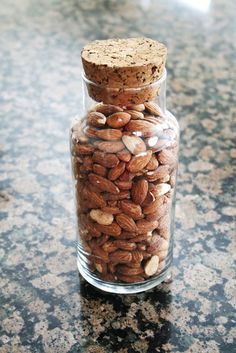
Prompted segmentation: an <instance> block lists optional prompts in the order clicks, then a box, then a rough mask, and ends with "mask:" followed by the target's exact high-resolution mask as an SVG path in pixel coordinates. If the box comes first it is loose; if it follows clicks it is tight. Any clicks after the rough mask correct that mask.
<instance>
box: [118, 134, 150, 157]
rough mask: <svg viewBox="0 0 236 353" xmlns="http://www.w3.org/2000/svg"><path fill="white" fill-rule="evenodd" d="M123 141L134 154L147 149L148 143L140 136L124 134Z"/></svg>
mask: <svg viewBox="0 0 236 353" xmlns="http://www.w3.org/2000/svg"><path fill="white" fill-rule="evenodd" d="M122 141H123V143H124V145H125V146H126V148H127V149H128V150H129V151H130V152H131V153H132V154H134V155H136V154H139V153H142V152H144V151H146V145H145V143H144V141H143V140H142V139H141V138H140V137H138V136H128V135H124V136H123V137H122Z"/></svg>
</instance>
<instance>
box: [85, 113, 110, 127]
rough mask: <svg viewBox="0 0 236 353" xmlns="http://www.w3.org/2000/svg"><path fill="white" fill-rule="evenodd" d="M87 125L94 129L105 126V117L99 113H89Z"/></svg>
mask: <svg viewBox="0 0 236 353" xmlns="http://www.w3.org/2000/svg"><path fill="white" fill-rule="evenodd" d="M88 124H89V125H91V126H95V127H103V126H104V125H105V124H106V117H105V115H103V114H102V113H99V112H91V113H89V116H88Z"/></svg>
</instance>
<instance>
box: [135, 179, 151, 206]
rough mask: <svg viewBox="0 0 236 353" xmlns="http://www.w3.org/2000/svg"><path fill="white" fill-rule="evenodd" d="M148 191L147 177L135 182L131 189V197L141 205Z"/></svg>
mask: <svg viewBox="0 0 236 353" xmlns="http://www.w3.org/2000/svg"><path fill="white" fill-rule="evenodd" d="M147 193H148V182H147V180H145V179H140V180H138V181H137V182H136V183H133V186H132V189H131V197H132V199H133V201H134V202H135V203H136V204H138V205H140V204H141V203H142V202H143V201H144V200H145V198H146V196H147Z"/></svg>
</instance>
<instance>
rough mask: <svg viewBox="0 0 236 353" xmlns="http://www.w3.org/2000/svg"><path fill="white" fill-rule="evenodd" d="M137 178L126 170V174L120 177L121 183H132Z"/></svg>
mask: <svg viewBox="0 0 236 353" xmlns="http://www.w3.org/2000/svg"><path fill="white" fill-rule="evenodd" d="M134 177H135V174H133V173H129V172H128V170H125V171H124V173H123V174H122V175H121V176H120V177H119V180H120V181H132V179H133V178H134Z"/></svg>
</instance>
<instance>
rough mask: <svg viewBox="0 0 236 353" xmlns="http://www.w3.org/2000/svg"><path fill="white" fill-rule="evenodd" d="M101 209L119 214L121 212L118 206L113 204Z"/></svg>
mask: <svg viewBox="0 0 236 353" xmlns="http://www.w3.org/2000/svg"><path fill="white" fill-rule="evenodd" d="M101 210H102V211H103V212H106V213H110V214H118V213H120V212H121V211H120V209H119V208H118V207H112V206H105V207H103V208H102V209H101Z"/></svg>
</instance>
